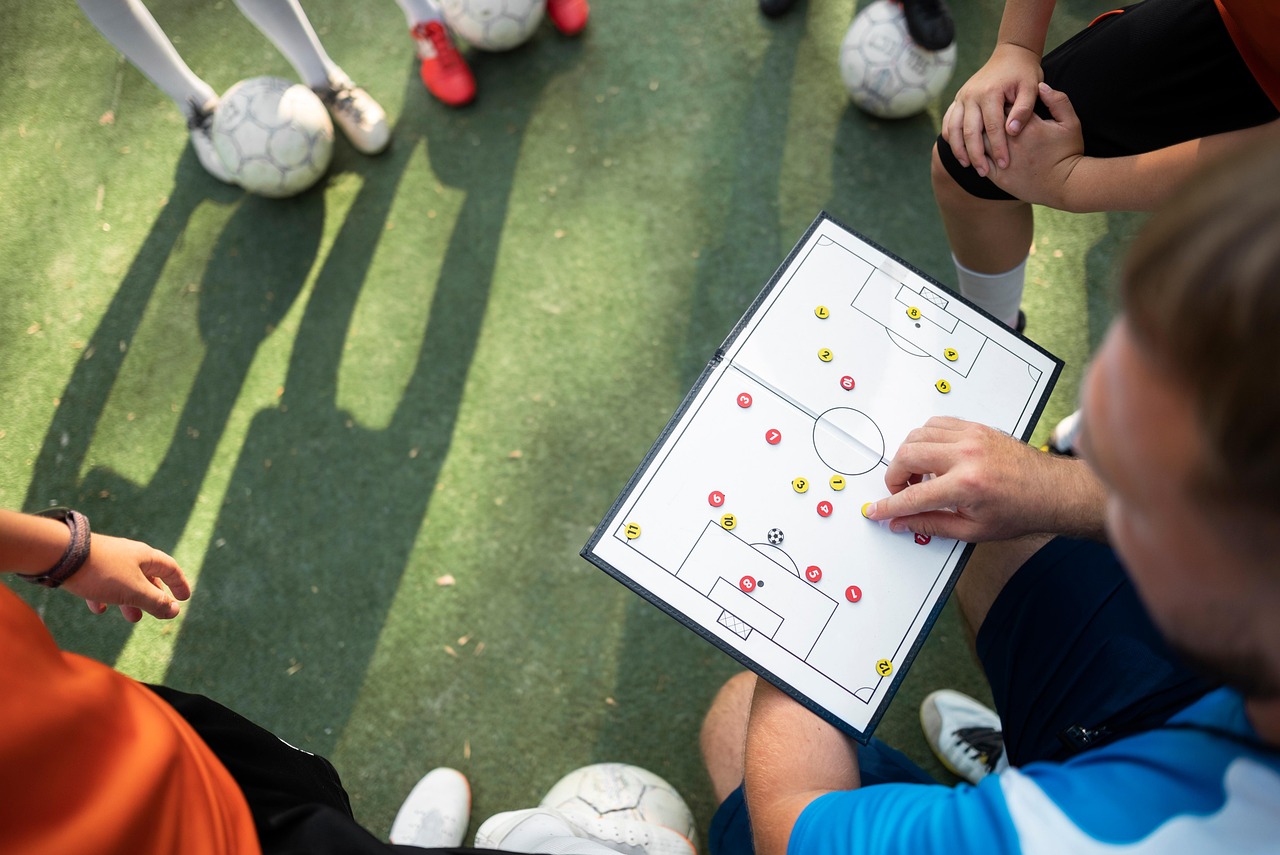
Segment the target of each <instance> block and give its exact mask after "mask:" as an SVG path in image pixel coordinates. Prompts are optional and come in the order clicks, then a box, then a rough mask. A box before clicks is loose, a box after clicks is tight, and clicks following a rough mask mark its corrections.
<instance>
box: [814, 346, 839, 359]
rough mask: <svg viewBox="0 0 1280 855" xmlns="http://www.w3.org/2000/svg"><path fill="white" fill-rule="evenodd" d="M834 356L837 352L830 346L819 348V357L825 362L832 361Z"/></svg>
mask: <svg viewBox="0 0 1280 855" xmlns="http://www.w3.org/2000/svg"><path fill="white" fill-rule="evenodd" d="M834 357H835V354H834V353H832V352H831V349H830V348H826V347H823V348H819V349H818V358H819V359H821V360H822V361H823V362H830V361H831V360H832V359H833V358H834Z"/></svg>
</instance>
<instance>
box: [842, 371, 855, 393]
mask: <svg viewBox="0 0 1280 855" xmlns="http://www.w3.org/2000/svg"><path fill="white" fill-rule="evenodd" d="M855 385H857V384H856V383H854V382H853V378H852V377H850V376H849V375H848V374H846V375H844V376H843V377H841V378H840V388H841V389H843V390H845V391H846V392H852V391H853V387H854V386H855Z"/></svg>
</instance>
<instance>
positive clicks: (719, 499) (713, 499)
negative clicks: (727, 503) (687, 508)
mask: <svg viewBox="0 0 1280 855" xmlns="http://www.w3.org/2000/svg"><path fill="white" fill-rule="evenodd" d="M707 504H708V505H710V506H711V507H713V508H718V507H720V506H721V505H723V504H724V493H721V492H720V491H719V490H712V491H711V493H710V495H708V496H707Z"/></svg>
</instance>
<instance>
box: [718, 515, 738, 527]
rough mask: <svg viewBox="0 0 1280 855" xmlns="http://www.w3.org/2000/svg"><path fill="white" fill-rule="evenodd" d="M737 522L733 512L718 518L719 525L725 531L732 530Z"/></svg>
mask: <svg viewBox="0 0 1280 855" xmlns="http://www.w3.org/2000/svg"><path fill="white" fill-rule="evenodd" d="M737 524H738V518H737V517H735V516H734V515H733V514H725V515H724V516H722V517H721V518H720V526H721V527H722V528H723V529H724V530H725V531H733V528H734V526H736V525H737Z"/></svg>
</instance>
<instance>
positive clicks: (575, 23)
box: [547, 0, 591, 36]
mask: <svg viewBox="0 0 1280 855" xmlns="http://www.w3.org/2000/svg"><path fill="white" fill-rule="evenodd" d="M590 14H591V7H590V6H589V5H587V0H547V17H548V18H550V19H551V23H553V24H555V25H556V29H557V30H559V31H560V32H562V33H564V34H565V35H566V36H576V35H577V34H578V33H580V32H582V28H583V27H585V26H586V25H587V17H588V16H590Z"/></svg>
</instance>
